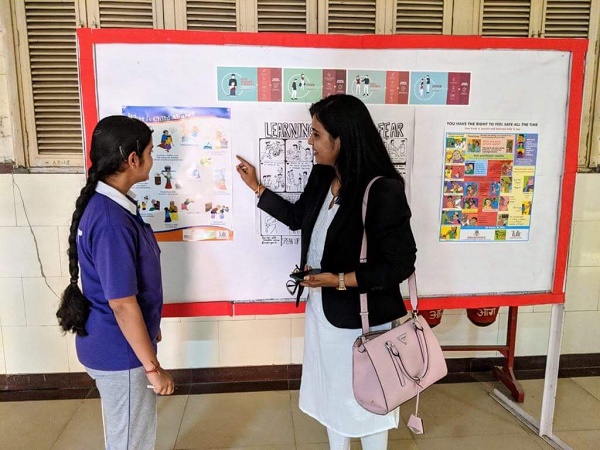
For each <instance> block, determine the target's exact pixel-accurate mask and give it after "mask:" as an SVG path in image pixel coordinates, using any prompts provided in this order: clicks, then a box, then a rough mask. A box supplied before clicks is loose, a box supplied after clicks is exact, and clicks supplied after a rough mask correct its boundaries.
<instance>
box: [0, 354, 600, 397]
mask: <svg viewBox="0 0 600 450" xmlns="http://www.w3.org/2000/svg"><path fill="white" fill-rule="evenodd" d="M502 362H503V358H456V359H448V360H447V363H448V376H446V377H445V378H444V379H443V380H442V381H441V383H459V382H470V381H491V380H493V379H494V378H493V375H492V367H494V366H496V365H500V364H502ZM545 368H546V357H545V356H520V357H517V358H515V375H516V377H517V379H522V380H524V379H536V378H544V372H545ZM170 372H171V373H172V374H173V377H174V379H175V384H176V386H177V387H176V390H175V394H176V395H190V394H207V393H221V392H248V391H272V390H295V389H298V388H299V387H300V376H301V374H302V366H301V365H300V364H290V365H278V366H275V365H272V366H245V367H218V368H204V369H175V370H172V371H170ZM581 376H600V353H593V354H579V355H562V356H561V358H560V370H559V377H561V378H564V377H581ZM96 397H98V391H97V390H96V388H95V387H94V382H93V380H92V379H91V378H90V377H89V376H88V375H87V374H86V373H84V372H77V373H49V374H23V375H0V401H22V400H57V399H82V398H96Z"/></svg>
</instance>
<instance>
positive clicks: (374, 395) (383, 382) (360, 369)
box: [352, 177, 448, 434]
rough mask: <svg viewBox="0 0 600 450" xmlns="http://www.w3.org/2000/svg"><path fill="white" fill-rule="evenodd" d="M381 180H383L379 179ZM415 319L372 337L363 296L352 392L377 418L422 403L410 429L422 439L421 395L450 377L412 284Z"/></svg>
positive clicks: (412, 278) (412, 282)
mask: <svg viewBox="0 0 600 450" xmlns="http://www.w3.org/2000/svg"><path fill="white" fill-rule="evenodd" d="M377 178H379V177H377ZM377 178H374V179H373V180H371V182H370V183H369V185H368V186H367V189H366V191H365V196H364V199H363V208H362V217H363V224H364V221H365V217H366V210H367V200H368V196H369V190H370V188H371V185H372V184H373V182H374V181H375V180H376V179H377ZM366 256H367V235H366V232H363V242H362V249H361V255H360V258H361V261H366ZM408 289H409V293H410V304H411V307H412V315H411V317H410V318H409V319H408V320H406V321H405V322H404V323H403V324H401V325H400V326H398V327H396V328H392V329H391V330H388V331H376V332H370V329H369V312H368V309H367V295H366V294H361V295H360V309H361V312H360V315H361V322H362V332H363V334H362V335H361V336H359V337H358V338H357V339H356V341H355V342H354V346H353V349H352V371H353V379H352V387H353V390H354V397H355V398H356V401H357V402H358V404H359V405H361V406H362V407H363V408H365V409H366V410H367V411H370V412H372V413H374V414H381V415H383V414H387V413H389V412H390V411H393V410H394V409H396V408H397V407H398V406H400V405H401V404H402V403H404V402H406V401H407V400H410V399H411V398H413V397H415V396H416V397H417V404H416V409H415V413H414V414H412V415H411V416H410V419H409V421H408V427H409V429H410V430H411V431H412V432H413V433H415V434H423V421H422V419H421V418H420V417H419V394H420V393H421V391H422V390H424V389H426V388H427V387H429V386H431V385H432V384H433V383H435V382H436V381H438V380H440V379H441V378H443V377H444V376H446V374H447V373H448V368H447V366H446V360H445V359H444V355H443V353H442V348H441V347H440V344H439V342H438V340H437V338H436V337H435V335H434V334H433V331H431V328H429V325H428V324H427V322H426V321H425V320H424V319H423V318H422V317H421V316H419V315H418V299H417V280H416V276H415V274H414V273H413V274H412V275H411V276H410V277H409V278H408Z"/></svg>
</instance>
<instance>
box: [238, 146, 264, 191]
mask: <svg viewBox="0 0 600 450" xmlns="http://www.w3.org/2000/svg"><path fill="white" fill-rule="evenodd" d="M236 158H237V159H239V160H240V163H239V164H238V165H237V166H235V169H236V170H237V172H238V173H239V174H240V177H241V178H242V181H243V182H244V183H246V186H248V187H249V188H250V189H252V190H253V191H254V192H256V191H257V190H258V188H259V187H260V183H259V182H258V180H257V179H256V168H255V167H254V166H253V165H252V164H250V163H249V162H248V161H246V160H245V159H244V158H242V157H241V156H239V155H237V156H236Z"/></svg>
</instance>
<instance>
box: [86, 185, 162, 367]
mask: <svg viewBox="0 0 600 450" xmlns="http://www.w3.org/2000/svg"><path fill="white" fill-rule="evenodd" d="M77 231H78V233H77V252H78V254H79V265H80V267H81V283H82V287H83V294H84V295H85V296H86V297H87V299H88V300H89V301H90V302H91V309H90V315H89V318H88V320H87V322H86V325H85V327H86V330H87V332H88V336H84V337H81V336H77V338H76V348H77V356H78V358H79V361H80V362H81V364H83V365H84V366H85V367H89V368H91V369H96V370H127V369H132V368H135V367H139V366H141V365H142V363H141V362H140V361H139V360H138V358H137V357H136V356H135V353H134V352H133V349H132V348H131V346H130V345H129V343H128V342H127V340H126V339H125V336H124V335H123V333H122V332H121V329H120V328H119V325H118V324H117V320H116V318H115V315H114V313H113V311H112V309H111V308H110V305H109V301H110V300H112V299H118V298H123V297H129V296H132V295H134V296H136V298H137V301H138V304H139V305H140V309H141V311H142V314H143V317H144V322H145V324H146V327H147V328H148V335H149V336H150V339H151V341H152V343H153V346H154V350H155V351H156V338H157V336H158V333H159V327H160V317H161V312H162V305H163V292H162V280H161V272H160V249H159V247H158V244H157V242H156V239H155V238H154V234H153V232H152V229H151V228H150V225H148V224H146V223H144V221H143V220H142V218H141V217H140V215H139V213H138V211H137V207H136V205H135V203H134V202H133V201H132V200H131V199H130V198H129V197H127V196H125V195H123V194H122V193H120V192H119V191H117V190H116V189H114V188H113V187H111V186H109V185H107V184H105V183H102V182H98V187H97V188H96V193H95V194H94V195H93V196H92V198H91V199H90V201H89V203H88V205H87V207H86V208H85V211H84V213H83V216H82V217H81V220H80V222H79V229H78V230H77Z"/></svg>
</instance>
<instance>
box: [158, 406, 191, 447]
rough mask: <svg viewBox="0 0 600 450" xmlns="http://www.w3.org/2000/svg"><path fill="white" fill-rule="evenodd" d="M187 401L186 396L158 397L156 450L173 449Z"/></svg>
mask: <svg viewBox="0 0 600 450" xmlns="http://www.w3.org/2000/svg"><path fill="white" fill-rule="evenodd" d="M187 401H188V396H187V395H171V396H168V397H158V425H157V431H156V450H171V449H173V448H175V442H176V441H177V435H178V434H179V427H180V426H181V420H182V419H183V414H184V412H185V407H186V405H187Z"/></svg>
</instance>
